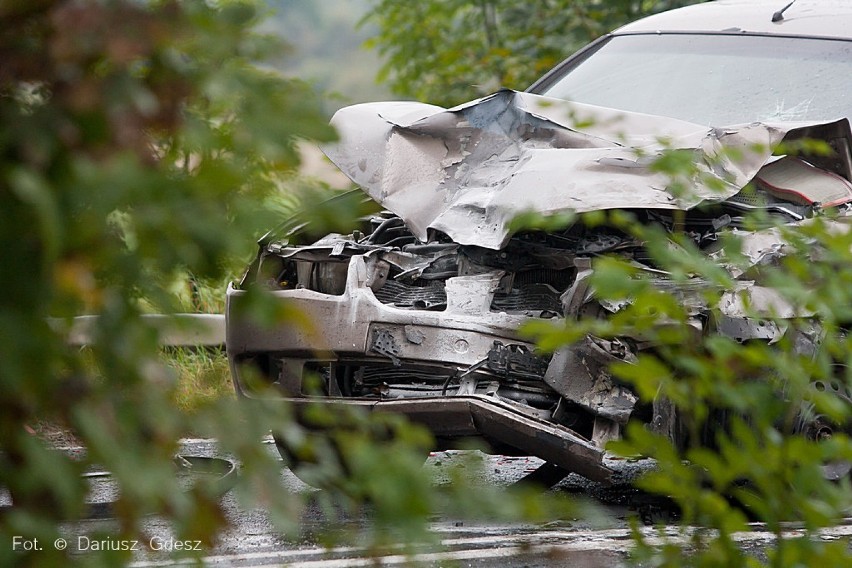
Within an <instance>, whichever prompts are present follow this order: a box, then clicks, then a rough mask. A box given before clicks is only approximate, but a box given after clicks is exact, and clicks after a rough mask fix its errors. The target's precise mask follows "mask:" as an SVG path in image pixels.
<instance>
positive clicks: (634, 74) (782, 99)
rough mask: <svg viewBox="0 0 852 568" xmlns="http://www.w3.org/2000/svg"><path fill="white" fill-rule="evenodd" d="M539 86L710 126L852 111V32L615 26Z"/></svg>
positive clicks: (549, 92) (584, 99) (563, 95)
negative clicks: (628, 30)
mask: <svg viewBox="0 0 852 568" xmlns="http://www.w3.org/2000/svg"><path fill="white" fill-rule="evenodd" d="M536 92H539V93H540V94H543V95H546V96H549V97H555V98H561V99H568V100H572V101H577V102H581V103H588V104H593V105H597V106H604V107H609V108H615V109H619V110H627V111H633V112H642V113H647V114H655V115H662V116H670V117H674V118H679V119H682V120H687V121H690V122H695V123H698V124H706V125H711V126H723V125H728V124H738V123H749V122H754V121H766V122H769V121H798V120H831V119H837V118H842V117H847V118H850V119H852V42H850V41H839V40H827V39H826V40H823V39H807V38H794V37H773V36H750V35H727V34H725V35H721V34H720V35H712V34H703V35H698V34H640V35H623V36H614V37H612V38H610V39H609V40H608V41H606V42H604V43H603V44H602V45H601V46H600V47H599V48H598V49H596V50H595V51H594V52H593V53H592V54H591V55H588V56H586V57H585V58H583V59H582V60H580V61H579V63H575V64H574V65H571V66H569V67H568V68H567V69H566V70H564V71H563V74H562V76H561V77H556V78H552V79H549V80H548V81H547V82H546V83H545V84H544V86H543V88H539V89H536Z"/></svg>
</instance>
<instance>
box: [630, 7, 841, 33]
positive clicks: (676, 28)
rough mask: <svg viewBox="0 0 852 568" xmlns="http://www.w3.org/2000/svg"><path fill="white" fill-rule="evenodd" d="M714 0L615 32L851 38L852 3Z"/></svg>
mask: <svg viewBox="0 0 852 568" xmlns="http://www.w3.org/2000/svg"><path fill="white" fill-rule="evenodd" d="M789 3H790V1H789V0H716V1H714V2H704V3H701V4H694V5H692V6H686V7H683V8H677V9H674V10H669V11H668V12H662V13H660V14H655V15H653V16H648V17H647V18H643V19H641V20H638V21H636V22H633V23H631V24H627V25H626V26H623V27H621V28H618V29H617V30H615V32H613V33H614V34H616V35H621V34H634V33H655V32H661V33H666V32H692V33H695V32H698V33H752V34H770V35H783V36H808V37H825V38H836V39H847V40H852V2H850V1H849V0H796V1H795V2H794V3H793V5H792V6H790V7H789V8H787V9H786V10H785V11H784V13H783V19H781V20H779V21H778V22H773V21H772V17H773V14H775V13H776V12H778V11H779V10H782V9H784V7H785V6H787V4H789Z"/></svg>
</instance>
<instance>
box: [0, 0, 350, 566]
mask: <svg viewBox="0 0 852 568" xmlns="http://www.w3.org/2000/svg"><path fill="white" fill-rule="evenodd" d="M214 6H215V7H214ZM255 21H256V11H255V8H254V7H253V6H252V5H251V4H250V3H246V2H221V3H215V4H214V3H208V2H203V1H195V0H187V1H183V2H172V1H167V0H166V1H156V2H135V1H131V0H127V1H124V0H114V1H109V2H100V1H95V0H91V1H88V0H84V1H76V0H75V1H71V0H68V1H66V0H35V1H30V0H27V1H23V0H21V1H16V0H3V1H2V2H0V59H2V61H3V65H2V66H0V243H2V244H0V266H2V270H3V275H4V278H3V281H4V283H5V285H4V291H3V294H2V297H0V336H2V337H3V340H2V341H0V385H2V387H1V388H2V391H3V397H2V400H0V485H2V486H4V487H6V488H8V490H9V491H10V492H11V495H12V497H13V500H14V503H15V508H14V509H12V510H10V511H4V512H2V517H0V533H2V540H3V542H4V543H10V542H12V541H11V536H12V535H28V536H31V537H40V540H41V542H43V543H49V542H52V540H53V538H55V537H56V536H58V533H57V530H58V526H59V525H58V522H59V521H60V520H63V519H70V520H73V519H77V518H80V516H82V515H83V514H84V513H85V508H86V507H85V496H86V491H87V487H86V484H85V483H84V482H83V481H82V479H81V478H80V477H79V473H80V472H81V471H82V470H83V469H84V468H86V467H87V466H88V465H89V464H92V463H99V464H101V466H102V467H106V468H108V469H110V470H111V471H113V473H114V475H115V478H116V481H117V483H118V484H119V486H120V488H121V497H120V499H119V503H118V505H117V508H116V511H117V513H118V516H119V518H120V521H121V532H122V534H123V535H131V534H136V532H137V531H138V530H139V521H140V518H141V516H142V515H144V514H145V513H148V512H160V513H164V514H166V515H168V516H170V517H171V518H173V519H174V520H175V523H176V531H177V532H178V533H180V534H183V535H185V538H201V539H203V540H205V541H207V542H209V541H210V539H212V537H213V535H214V534H215V531H216V530H217V528H218V527H219V526H221V525H222V523H223V521H224V518H223V515H222V513H221V511H220V510H219V505H218V503H217V501H216V499H215V496H213V495H211V494H209V493H208V492H205V491H204V490H203V488H201V487H198V488H196V490H195V493H192V492H190V493H186V492H184V491H183V490H182V488H181V487H179V486H178V484H177V480H176V477H175V475H174V471H173V468H172V464H171V460H172V455H173V454H174V453H175V451H176V449H177V441H178V439H179V437H180V436H181V434H182V433H184V432H186V431H188V430H189V427H188V424H187V423H186V422H185V420H184V418H183V417H182V416H181V414H180V413H178V412H176V411H175V408H174V407H173V406H172V405H171V403H170V401H171V399H172V396H171V395H172V391H173V389H174V384H173V380H172V376H171V375H170V374H169V373H168V372H167V370H166V369H165V368H164V367H163V366H162V365H160V364H158V363H157V360H156V355H157V351H158V341H157V333H156V331H155V330H154V329H151V328H148V327H146V326H145V325H143V324H142V323H141V322H140V321H139V318H138V315H139V304H138V302H137V298H139V297H140V296H145V297H146V298H147V299H148V300H149V301H151V302H152V303H153V305H154V306H155V307H156V308H157V309H158V310H159V311H162V312H168V311H170V310H171V309H172V308H173V304H172V302H171V300H170V297H169V295H168V294H166V293H164V291H163V289H162V287H161V283H162V282H163V281H164V279H167V278H168V276H169V275H170V274H171V273H172V272H173V271H174V270H176V269H182V270H189V271H191V272H193V273H195V274H198V275H200V276H219V277H220V278H221V276H222V272H223V270H224V263H225V261H226V260H227V259H228V257H229V255H233V254H235V253H237V252H240V253H244V252H245V251H244V250H243V249H242V247H244V246H245V245H247V244H250V239H247V238H246V237H247V236H250V235H251V234H256V233H257V230H258V223H264V224H265V223H266V222H268V218H267V217H265V216H264V215H262V214H259V211H258V207H257V204H258V201H259V198H260V197H262V196H263V195H265V194H266V193H268V192H269V190H270V189H271V188H272V187H273V183H272V181H273V177H274V176H275V175H276V174H278V173H281V172H287V171H290V170H292V168H293V167H294V166H295V165H296V164H297V163H298V154H297V153H296V151H295V147H294V143H295V141H296V140H297V139H299V138H308V139H314V140H331V139H332V138H333V137H334V133H333V131H332V130H331V129H330V128H329V127H328V125H327V123H326V120H325V117H324V116H323V115H322V114H321V113H320V111H319V107H318V105H317V104H316V100H315V97H314V96H313V95H312V93H311V92H310V90H309V89H308V88H307V87H306V86H305V85H303V84H301V83H299V82H297V81H294V80H285V79H282V78H281V77H279V76H277V75H275V74H271V73H268V72H264V71H262V70H260V69H259V68H258V67H256V66H254V65H253V64H252V62H253V61H256V60H258V59H260V58H262V57H263V56H264V53H266V52H267V51H268V50H269V49H270V48H275V44H273V43H270V41H269V40H268V39H266V38H262V37H259V36H256V35H254V34H253V33H252V32H251V29H252V25H253V24H254V22H255ZM238 245H239V246H238ZM84 313H88V314H98V315H100V319H99V320H98V324H97V326H96V329H95V330H94V337H95V339H94V343H93V345H92V346H91V347H90V348H89V349H87V350H84V351H80V350H79V349H75V348H72V347H70V346H68V345H66V343H65V340H64V339H65V337H64V334H65V331H66V328H67V324H68V323H69V321H70V320H69V319H68V318H70V316H75V315H80V314H84ZM231 419H232V420H243V422H242V423H241V424H242V425H241V427H240V428H239V430H240V431H242V432H243V433H244V434H245V436H246V437H247V439H250V440H252V441H253V442H256V440H257V436H260V435H262V434H263V432H264V430H263V428H262V426H260V425H259V424H257V425H256V426H252V423H251V422H245V417H243V418H236V417H231ZM202 420H203V419H202ZM222 421H223V423H228V417H227V414H225V415H223V416H222ZM43 422H48V423H52V424H56V425H60V426H62V427H69V428H72V429H73V431H74V432H75V434H76V435H77V436H78V439H79V440H80V441H81V442H82V443H83V445H84V446H85V447H86V448H87V455H86V456H85V457H84V458H83V459H81V460H72V459H69V458H68V456H65V455H64V454H62V453H60V452H55V451H53V450H51V449H50V448H49V447H46V446H45V445H44V444H42V443H41V442H40V440H38V438H37V437H36V436H34V435H33V434H32V432H33V429H34V428H36V427H37V425H38V424H39V423H43ZM230 424H231V425H232V426H233V425H234V424H235V423H234V422H230ZM267 427H268V426H267ZM232 429H233V428H232ZM237 442H238V440H235V441H234V443H237ZM246 455H247V456H248V458H247V462H249V463H250V462H251V461H252V458H251V455H252V454H251V451H249V452H248V453H247V454H246ZM190 535H194V536H190ZM65 554H67V551H66V552H62V551H57V550H51V549H50V547H46V549H45V550H43V551H41V552H38V553H36V555H35V556H33V555H32V554H31V555H29V556H27V555H24V556H20V555H19V553H18V552H14V551H13V550H12V549H11V548H10V546H8V545H7V544H4V546H2V547H0V564H3V565H4V566H9V565H11V564H12V562H13V561H17V562H25V563H32V564H38V565H50V564H58V565H61V564H64V563H65V562H66V561H67V559H66V558H65ZM113 554H115V553H113ZM124 554H126V552H125V553H124Z"/></svg>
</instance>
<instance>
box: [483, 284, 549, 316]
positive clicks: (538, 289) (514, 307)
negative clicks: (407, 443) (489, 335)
mask: <svg viewBox="0 0 852 568" xmlns="http://www.w3.org/2000/svg"><path fill="white" fill-rule="evenodd" d="M559 296H560V293H559V292H558V291H557V290H555V289H554V288H553V286H550V285H549V284H522V285H521V286H519V287H517V288H512V291H511V292H510V293H508V294H506V293H503V292H498V293H496V294H494V299H493V300H492V301H491V310H492V311H495V312H517V311H523V312H528V311H534V312H547V314H541V315H551V314H552V315H558V314H560V313H561V312H562V303H561V302H560V300H559Z"/></svg>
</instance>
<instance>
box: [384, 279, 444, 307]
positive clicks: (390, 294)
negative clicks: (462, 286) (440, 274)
mask: <svg viewBox="0 0 852 568" xmlns="http://www.w3.org/2000/svg"><path fill="white" fill-rule="evenodd" d="M375 295H376V299H378V300H379V301H380V302H381V303H383V304H387V305H390V306H394V307H397V308H411V309H416V310H436V311H438V310H444V309H445V308H446V307H447V292H446V291H445V290H444V283H443V282H441V281H437V280H436V281H432V282H429V283H428V285H426V286H416V285H413V284H405V283H402V282H399V281H397V280H388V281H387V282H385V285H384V286H382V287H381V288H379V289H378V290H376V292H375Z"/></svg>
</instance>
